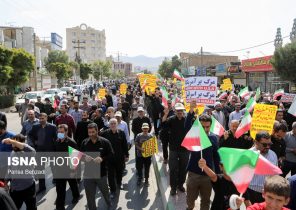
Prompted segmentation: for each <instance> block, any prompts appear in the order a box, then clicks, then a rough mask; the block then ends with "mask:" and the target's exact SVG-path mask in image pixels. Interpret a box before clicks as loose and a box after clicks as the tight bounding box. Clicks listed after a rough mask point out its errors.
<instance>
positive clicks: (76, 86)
mask: <svg viewBox="0 0 296 210" xmlns="http://www.w3.org/2000/svg"><path fill="white" fill-rule="evenodd" d="M72 88H73V93H74V95H76V92H77V90H78V89H80V90H81V91H79V92H80V95H81V94H82V92H83V90H84V89H85V86H84V85H73V87H72Z"/></svg>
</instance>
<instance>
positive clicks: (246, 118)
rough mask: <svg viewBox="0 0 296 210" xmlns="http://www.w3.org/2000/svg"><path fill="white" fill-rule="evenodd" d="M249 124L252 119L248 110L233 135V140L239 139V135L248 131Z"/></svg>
mask: <svg viewBox="0 0 296 210" xmlns="http://www.w3.org/2000/svg"><path fill="white" fill-rule="evenodd" d="M251 122H252V117H251V115H250V113H249V112H248V110H246V112H245V115H244V117H243V119H242V121H241V123H240V124H239V126H238V128H237V130H236V132H235V135H234V136H235V138H237V139H238V138H239V137H241V135H243V134H244V133H246V132H247V131H249V130H250V128H251Z"/></svg>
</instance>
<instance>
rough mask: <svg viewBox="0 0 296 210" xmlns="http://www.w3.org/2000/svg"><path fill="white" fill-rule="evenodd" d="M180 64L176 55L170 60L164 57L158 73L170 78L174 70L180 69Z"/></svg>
mask: <svg viewBox="0 0 296 210" xmlns="http://www.w3.org/2000/svg"><path fill="white" fill-rule="evenodd" d="M181 65H182V63H181V61H180V59H179V57H178V56H177V55H175V56H173V57H172V58H171V60H168V59H167V58H165V59H164V60H163V61H162V63H161V64H160V66H159V69H158V73H159V74H160V75H161V76H162V77H164V78H172V76H173V73H174V70H175V69H178V70H179V71H180V66H181Z"/></svg>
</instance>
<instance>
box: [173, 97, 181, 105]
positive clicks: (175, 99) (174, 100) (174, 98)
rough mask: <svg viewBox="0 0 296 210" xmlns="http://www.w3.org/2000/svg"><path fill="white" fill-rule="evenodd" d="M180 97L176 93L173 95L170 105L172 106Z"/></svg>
mask: <svg viewBox="0 0 296 210" xmlns="http://www.w3.org/2000/svg"><path fill="white" fill-rule="evenodd" d="M179 101H180V99H179V98H178V96H177V94H175V95H174V97H173V99H172V106H173V107H174V106H175V104H176V103H178V102H179Z"/></svg>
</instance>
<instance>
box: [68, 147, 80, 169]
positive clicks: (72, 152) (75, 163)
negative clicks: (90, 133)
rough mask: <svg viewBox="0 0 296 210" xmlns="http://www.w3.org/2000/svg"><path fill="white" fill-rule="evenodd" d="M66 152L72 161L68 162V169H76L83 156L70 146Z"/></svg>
mask: <svg viewBox="0 0 296 210" xmlns="http://www.w3.org/2000/svg"><path fill="white" fill-rule="evenodd" d="M68 152H69V157H70V158H71V160H73V161H70V164H71V165H70V168H71V169H76V168H77V166H78V165H79V161H80V159H81V157H82V156H83V153H82V152H80V151H78V150H77V149H74V148H73V147H70V146H68Z"/></svg>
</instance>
